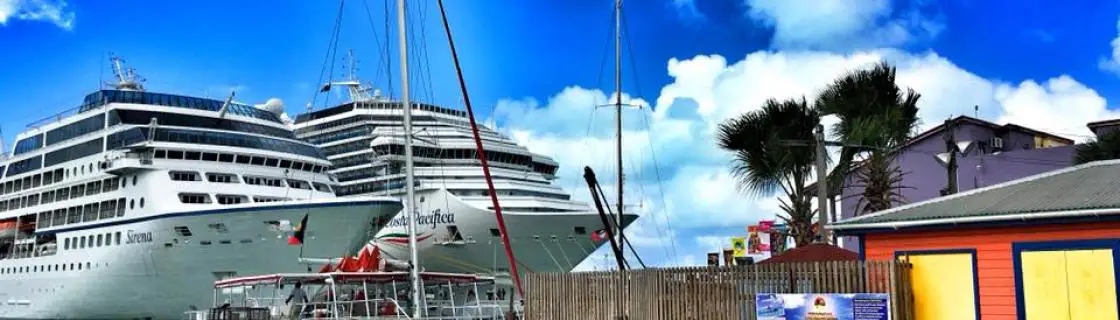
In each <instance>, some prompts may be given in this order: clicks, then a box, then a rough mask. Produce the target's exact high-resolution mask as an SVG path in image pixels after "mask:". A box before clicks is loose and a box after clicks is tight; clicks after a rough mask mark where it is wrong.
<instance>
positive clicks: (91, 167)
mask: <svg viewBox="0 0 1120 320" xmlns="http://www.w3.org/2000/svg"><path fill="white" fill-rule="evenodd" d="M89 172H90V173H93V163H90V164H89Z"/></svg>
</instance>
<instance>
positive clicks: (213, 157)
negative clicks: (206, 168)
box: [202, 152, 218, 161]
mask: <svg viewBox="0 0 1120 320" xmlns="http://www.w3.org/2000/svg"><path fill="white" fill-rule="evenodd" d="M202 160H204V161H218V154H217V153H210V152H207V153H203V154H202Z"/></svg>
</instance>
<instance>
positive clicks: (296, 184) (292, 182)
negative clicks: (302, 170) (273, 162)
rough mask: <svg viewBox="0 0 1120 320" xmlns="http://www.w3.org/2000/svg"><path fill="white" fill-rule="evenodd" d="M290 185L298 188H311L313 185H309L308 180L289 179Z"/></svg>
mask: <svg viewBox="0 0 1120 320" xmlns="http://www.w3.org/2000/svg"><path fill="white" fill-rule="evenodd" d="M288 186H289V187H292V188H296V189H304V190H311V186H309V185H307V182H306V181H302V180H296V179H288Z"/></svg>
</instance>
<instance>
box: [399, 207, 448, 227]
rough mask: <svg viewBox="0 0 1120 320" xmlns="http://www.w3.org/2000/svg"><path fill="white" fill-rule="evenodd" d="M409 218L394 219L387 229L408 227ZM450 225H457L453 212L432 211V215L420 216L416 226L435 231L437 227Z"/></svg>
mask: <svg viewBox="0 0 1120 320" xmlns="http://www.w3.org/2000/svg"><path fill="white" fill-rule="evenodd" d="M408 218H409V216H399V217H396V218H393V220H390V221H389V224H388V225H386V227H404V226H408ZM448 223H455V214H454V213H451V212H447V213H444V212H443V210H442V209H435V210H432V213H431V214H423V215H418V218H417V219H416V224H417V225H418V226H430V227H431V228H432V229H435V228H436V225H440V224H448Z"/></svg>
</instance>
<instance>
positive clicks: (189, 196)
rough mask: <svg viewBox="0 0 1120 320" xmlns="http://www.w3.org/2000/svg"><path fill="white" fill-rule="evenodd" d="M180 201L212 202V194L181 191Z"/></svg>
mask: <svg viewBox="0 0 1120 320" xmlns="http://www.w3.org/2000/svg"><path fill="white" fill-rule="evenodd" d="M179 202H182V203H192V204H201V203H210V195H207V194H203V193H180V194H179Z"/></svg>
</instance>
